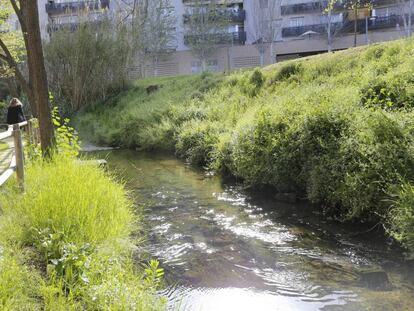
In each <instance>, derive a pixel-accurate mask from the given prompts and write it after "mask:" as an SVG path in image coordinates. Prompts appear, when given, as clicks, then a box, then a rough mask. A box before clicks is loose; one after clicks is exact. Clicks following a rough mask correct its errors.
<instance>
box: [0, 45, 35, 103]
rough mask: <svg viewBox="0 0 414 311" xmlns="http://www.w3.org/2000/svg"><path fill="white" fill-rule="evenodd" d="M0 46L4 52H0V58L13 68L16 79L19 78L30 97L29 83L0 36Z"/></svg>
mask: <svg viewBox="0 0 414 311" xmlns="http://www.w3.org/2000/svg"><path fill="white" fill-rule="evenodd" d="M0 47H1V49H2V50H3V52H4V54H0V59H2V60H3V61H5V62H6V63H7V64H8V65H9V67H10V68H12V69H13V70H14V74H15V75H16V77H17V79H18V80H19V83H20V85H21V87H22V88H23V90H24V92H25V93H26V95H27V96H28V97H29V98H31V93H32V91H31V87H30V85H29V83H28V82H27V81H26V79H25V78H24V76H23V74H22V72H21V71H20V69H19V67H18V65H17V63H16V61H15V60H14V58H13V56H12V55H11V53H10V51H9V49H8V48H7V46H6V44H5V43H4V42H3V40H2V39H1V38H0Z"/></svg>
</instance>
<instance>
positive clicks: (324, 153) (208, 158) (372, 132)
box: [77, 40, 414, 251]
mask: <svg viewBox="0 0 414 311" xmlns="http://www.w3.org/2000/svg"><path fill="white" fill-rule="evenodd" d="M413 51H414V41H412V40H410V41H395V42H392V43H389V42H387V43H386V44H378V45H372V46H370V47H366V48H358V49H351V50H347V51H343V52H338V53H334V54H325V55H320V56H315V57H310V58H307V59H302V60H298V61H289V62H285V63H280V64H276V65H273V66H270V67H267V68H264V69H262V70H259V69H256V70H250V71H241V72H236V73H233V74H230V75H226V76H220V75H208V74H203V75H201V76H197V77H181V78H171V79H168V78H163V79H153V80H144V81H139V82H138V83H137V85H136V87H135V88H133V89H131V90H130V91H128V92H124V93H122V94H121V95H119V96H116V97H113V98H111V99H110V100H108V101H106V102H103V103H100V104H97V105H95V106H94V107H91V108H89V110H86V111H84V113H83V114H81V115H80V116H79V117H78V121H77V123H78V125H79V129H80V131H81V133H84V134H85V135H86V138H87V139H88V140H93V141H95V142H97V143H104V144H108V145H116V146H122V147H132V148H136V147H137V148H142V149H168V150H171V151H174V152H176V154H177V155H178V156H180V157H182V158H184V159H186V160H187V161H190V162H192V163H193V164H196V165H200V166H203V167H205V168H207V169H212V170H215V171H217V172H221V173H222V174H228V175H231V176H235V177H237V178H239V179H242V180H244V182H245V183H246V184H248V185H251V186H272V187H274V188H276V189H277V190H278V191H280V192H294V193H296V194H298V196H299V197H302V198H306V199H308V200H310V201H311V202H313V203H316V204H317V205H318V206H320V207H321V208H322V209H323V211H324V212H325V213H326V214H327V215H330V216H333V217H335V218H336V219H338V220H341V221H351V222H352V221H354V222H366V223H370V224H378V225H381V226H383V227H384V228H385V230H386V232H388V233H389V234H390V235H391V236H393V237H394V238H395V239H397V240H398V241H400V242H401V243H402V244H403V245H405V246H406V247H407V248H409V249H410V250H411V251H414V236H413V232H414V230H413V221H414V204H413V202H414V190H413V189H414V188H413V185H414V141H413V133H414V122H413V120H414V112H413V106H414V73H413V72H412V70H411V68H413V66H414V54H413ZM154 84H156V85H157V86H158V89H159V90H158V91H156V92H154V93H151V94H147V92H146V87H147V86H149V85H154Z"/></svg>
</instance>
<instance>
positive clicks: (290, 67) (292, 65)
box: [271, 61, 303, 83]
mask: <svg viewBox="0 0 414 311" xmlns="http://www.w3.org/2000/svg"><path fill="white" fill-rule="evenodd" d="M302 70H303V66H302V63H300V62H295V61H292V62H288V63H286V64H283V65H281V66H280V68H278V70H277V71H276V73H275V75H274V76H273V78H272V80H271V82H272V83H275V82H280V81H284V80H287V79H289V78H291V77H293V76H296V75H300V73H301V72H302Z"/></svg>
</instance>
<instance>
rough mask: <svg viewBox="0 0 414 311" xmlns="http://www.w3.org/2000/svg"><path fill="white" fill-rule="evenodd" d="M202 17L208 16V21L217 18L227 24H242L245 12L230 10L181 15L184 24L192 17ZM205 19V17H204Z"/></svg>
mask: <svg viewBox="0 0 414 311" xmlns="http://www.w3.org/2000/svg"><path fill="white" fill-rule="evenodd" d="M203 15H206V16H208V18H210V19H212V20H213V19H215V18H219V19H223V20H227V21H229V22H236V23H242V22H244V21H245V20H246V11H245V10H237V11H234V10H230V9H223V10H217V12H215V13H214V14H213V13H212V14H207V13H206V14H202V13H197V12H193V13H185V14H184V15H183V18H184V23H188V22H189V21H190V19H191V18H192V17H196V18H197V17H200V20H201V17H202V16H203ZM205 18H207V17H205Z"/></svg>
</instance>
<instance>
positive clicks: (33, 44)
mask: <svg viewBox="0 0 414 311" xmlns="http://www.w3.org/2000/svg"><path fill="white" fill-rule="evenodd" d="M3 3H4V1H3ZM10 5H11V6H12V8H13V10H14V13H15V14H16V16H17V18H18V21H19V23H20V27H21V30H22V34H23V41H24V45H25V48H26V54H27V64H28V69H29V80H28V81H26V79H25V78H24V76H23V75H22V74H21V72H20V70H19V68H18V66H17V61H16V59H15V57H14V56H13V54H12V52H11V50H10V49H9V47H8V46H7V44H6V42H5V41H4V40H3V38H0V48H1V50H2V53H1V54H0V55H2V56H0V57H1V59H2V60H4V61H5V62H7V64H8V65H9V66H10V68H13V69H14V71H15V74H16V76H17V77H18V79H19V82H20V83H21V85H22V87H23V88H24V89H25V90H26V92H27V94H28V97H29V100H30V103H31V107H32V109H33V111H34V113H36V114H37V116H38V119H39V128H40V143H41V148H42V152H43V154H44V155H45V156H48V155H50V151H51V149H52V147H53V144H54V128H53V124H52V119H51V109H50V106H49V90H48V82H47V75H46V69H45V64H44V58H43V49H42V40H41V36H40V26H39V12H38V7H37V1H33V0H20V1H18V0H10Z"/></svg>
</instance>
